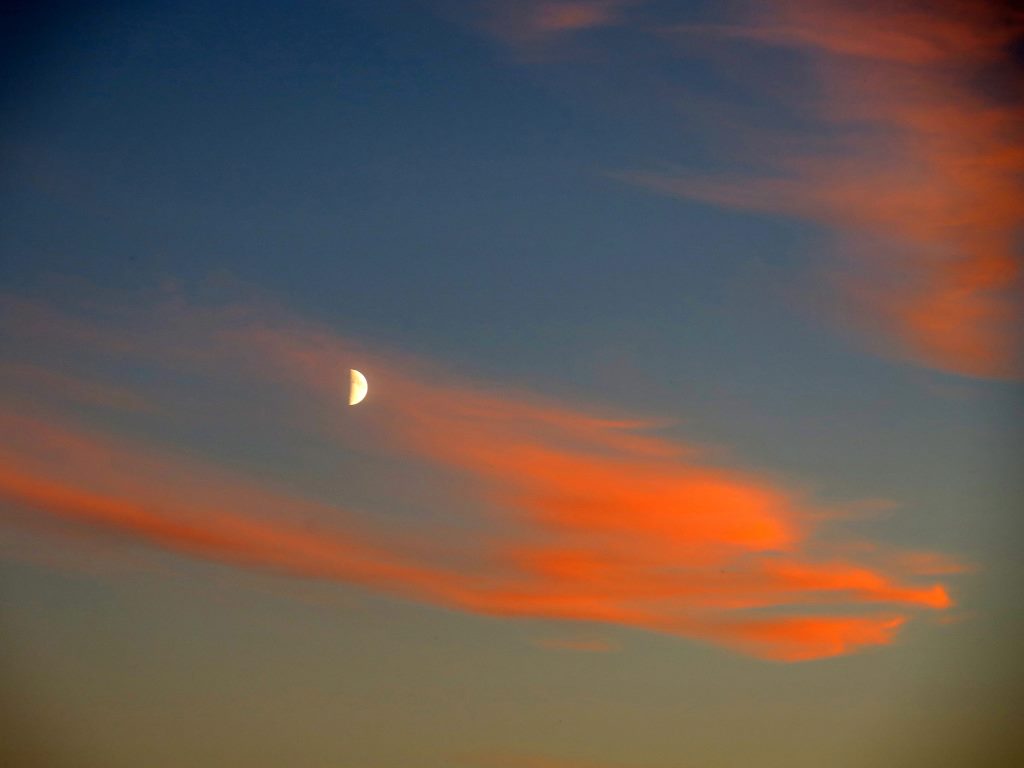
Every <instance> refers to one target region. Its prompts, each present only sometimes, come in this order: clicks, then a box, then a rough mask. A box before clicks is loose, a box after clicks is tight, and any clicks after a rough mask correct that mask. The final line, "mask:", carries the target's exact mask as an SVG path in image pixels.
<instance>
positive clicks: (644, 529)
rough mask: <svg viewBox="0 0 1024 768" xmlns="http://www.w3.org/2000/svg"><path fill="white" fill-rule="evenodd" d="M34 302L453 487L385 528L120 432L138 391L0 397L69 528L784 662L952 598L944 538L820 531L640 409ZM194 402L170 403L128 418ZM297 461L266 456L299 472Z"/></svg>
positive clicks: (7, 495)
mask: <svg viewBox="0 0 1024 768" xmlns="http://www.w3.org/2000/svg"><path fill="white" fill-rule="evenodd" d="M26 311H28V312H29V314H30V315H31V316H33V317H36V318H37V319H39V320H40V321H41V322H39V323H38V324H37V326H36V328H35V330H34V331H33V334H35V338H34V339H33V342H34V343H33V344H32V345H31V346H36V345H38V342H39V340H40V336H39V334H43V335H44V337H45V335H46V334H49V337H46V338H45V340H46V342H47V343H46V344H43V345H42V346H46V347H49V346H53V345H54V344H55V343H56V341H57V339H59V338H61V337H63V336H64V334H66V333H67V332H68V330H69V329H73V330H72V331H71V336H72V338H74V339H75V340H77V341H79V342H80V341H81V340H82V339H87V338H89V339H94V340H96V342H97V343H96V344H95V345H94V346H93V347H92V348H91V349H90V348H88V347H84V346H82V345H81V344H77V345H76V348H77V354H84V353H90V354H92V355H94V356H97V357H99V358H102V357H103V356H104V355H111V354H113V355H115V356H116V357H117V359H118V360H119V362H121V363H123V362H124V361H125V360H126V359H131V360H134V361H135V365H137V366H142V367H153V368H160V367H161V366H163V367H169V368H170V369H171V370H173V371H175V372H176V373H177V374H178V375H180V374H181V373H182V372H184V371H187V372H188V374H189V377H190V379H189V380H190V381H191V382H192V383H191V384H190V385H189V386H191V387H195V388H196V392H199V391H203V389H204V386H205V387H212V389H211V391H212V392H213V393H214V394H209V395H207V396H209V397H215V398H216V397H218V395H216V394H215V393H217V392H222V393H229V394H220V395H219V397H220V398H222V399H223V403H222V406H223V407H222V409H221V410H223V411H224V412H225V413H228V414H230V413H231V412H232V411H231V408H232V407H234V404H235V402H236V401H238V400H239V399H240V398H243V397H244V396H245V394H246V390H249V389H258V390H261V391H262V390H264V389H272V390H274V391H276V392H277V394H278V396H277V397H275V398H270V399H267V400H264V401H260V402H261V403H262V405H261V407H260V409H259V410H257V411H252V412H250V411H246V412H244V413H242V414H240V415H239V417H238V418H239V419H241V420H242V422H244V423H239V424H236V425H234V428H235V429H237V430H239V431H244V430H245V429H248V428H251V427H252V425H253V423H254V422H258V421H260V420H264V421H268V420H269V421H271V422H272V423H273V424H274V425H275V434H277V435H283V434H285V432H286V431H287V434H288V435H289V436H290V437H291V438H292V439H293V440H294V441H298V442H301V441H302V440H303V439H306V440H315V441H317V446H318V448H317V450H318V451H320V452H322V451H323V450H325V448H324V447H323V446H324V444H325V443H324V441H325V440H326V441H328V444H330V443H331V442H333V443H334V444H336V446H337V450H338V455H339V456H343V455H345V447H344V446H345V444H346V443H345V441H346V440H348V439H350V438H351V433H352V430H353V429H355V428H356V426H354V425H358V436H357V439H358V442H359V443H360V445H361V446H364V447H365V446H367V445H371V446H373V450H375V451H377V452H378V453H379V454H382V455H383V456H384V457H385V458H386V459H387V460H388V461H389V462H395V461H397V460H399V459H401V460H402V461H409V462H413V463H415V464H417V465H420V466H423V467H425V468H427V469H428V470H429V473H430V476H431V477H432V478H433V482H434V483H435V484H436V485H435V486H433V487H431V488H429V489H427V491H426V492H425V493H424V497H425V498H423V499H421V503H423V504H425V505H427V506H431V505H433V506H434V507H437V506H446V507H450V508H445V509H439V510H436V511H437V512H438V514H437V516H436V519H434V518H429V519H428V521H427V522H426V523H424V522H423V521H422V520H421V521H419V522H418V523H417V524H415V525H414V524H412V523H410V524H408V525H403V526H397V525H396V524H394V523H391V524H389V525H385V524H383V523H382V522H381V518H380V516H374V515H366V514H362V513H359V514H357V513H355V512H353V511H352V510H350V509H346V508H345V507H344V506H342V505H340V504H338V503H335V502H333V501H331V502H327V501H324V500H322V496H321V498H320V499H319V500H318V499H317V498H316V497H314V496H312V495H308V496H307V495H304V494H303V493H299V492H296V491H295V490H291V491H289V492H287V493H286V492H283V491H282V490H280V489H276V488H274V487H273V486H271V485H269V484H268V483H266V482H265V481H257V480H254V479H252V478H251V477H249V476H248V475H247V474H246V473H244V472H242V471H241V470H240V469H238V468H236V469H235V470H232V471H228V470H226V469H223V468H219V467H218V466H217V465H216V464H215V463H214V462H213V461H211V460H209V459H206V460H201V459H199V458H197V457H196V456H195V450H194V449H189V447H188V446H181V445H179V446H178V447H176V448H172V447H171V446H170V445H166V444H164V445H157V444H152V443H149V442H146V441H142V440H141V439H140V438H138V437H129V436H128V435H130V434H154V432H152V425H153V423H154V422H152V421H147V422H146V423H145V424H141V423H140V424H139V425H138V426H136V427H131V426H130V419H131V418H132V415H133V414H132V413H131V412H129V413H127V414H125V413H124V412H119V416H118V420H117V422H116V423H117V424H118V427H117V428H116V429H115V428H114V427H113V426H103V424H104V423H105V422H102V421H97V420H96V419H95V418H91V419H90V422H89V424H90V425H89V426H87V425H86V422H84V421H82V416H81V414H75V415H68V413H67V411H66V410H65V409H63V408H62V406H61V405H60V403H47V402H46V401H45V400H36V401H34V402H35V405H34V406H33V408H34V410H31V411H27V410H26V409H25V407H24V402H25V401H24V400H20V401H17V402H14V401H9V402H8V401H3V400H0V432H2V434H3V435H4V439H3V440H2V441H0V498H2V499H3V500H4V501H5V503H6V505H7V506H8V507H9V508H13V509H16V510H20V511H21V512H22V513H23V514H28V515H37V516H42V517H43V518H45V519H49V520H57V521H62V522H64V523H65V524H67V525H68V526H69V528H70V529H71V530H75V529H78V528H81V527H83V526H84V527H85V528H86V529H87V530H92V531H101V532H105V533H109V534H116V535H118V536H125V537H129V538H131V539H134V540H138V541H141V542H144V543H148V544H150V545H154V546H159V547H162V548H164V549H168V550H171V551H175V552H180V553H183V554H187V555H190V556H194V557H200V558H205V559H210V560H216V561H220V562H224V563H229V564H233V565H238V566H244V567H251V568H261V569H268V570H273V571H279V572H283V573H290V574H294V575H299V576H304V577H311V578H320V579H327V580H337V581H344V582H351V583H356V584H361V585H364V586H366V587H368V588H372V589H375V590H379V591H383V592H386V593H390V594H393V595H397V596H400V597H403V598H406V599H412V600H418V601H423V602H427V603H433V604H437V605H443V606H447V607H451V608H457V609H460V610H466V611H471V612H475V613H481V614H487V615H493V616H506V617H531V618H544V619H550V620H558V621H570V620H571V621H587V622H602V623H610V624H618V625H623V626H631V627H636V628H642V629H647V630H652V631H657V632H664V633H670V634H675V635H679V636H683V637H690V638H696V639H700V640H704V641H706V642H711V643H716V644H720V645H724V646H728V647H731V648H736V649H738V650H740V651H743V652H745V653H750V654H753V655H756V656H760V657H764V658H770V659H777V660H784V661H789V660H793V661H795V660H803V659H810V658H820V657H826V656H833V655H838V654H843V653H849V652H853V651H856V650H858V649H861V648H864V647H867V646H872V645H884V644H886V643H889V642H891V641H892V640H893V638H894V637H895V636H896V633H897V631H898V629H899V627H900V626H901V625H902V624H904V623H905V622H906V621H908V620H909V619H910V618H911V617H912V616H914V615H915V614H916V613H917V612H919V611H922V610H930V611H942V610H944V609H946V608H948V607H949V606H950V605H951V604H952V601H951V599H950V596H949V594H948V591H947V588H946V586H945V585H944V584H943V583H941V582H940V581H938V580H936V579H935V578H934V576H941V575H945V574H949V573H950V572H951V571H952V570H955V568H954V564H952V563H951V562H950V561H949V560H948V559H945V558H941V557H939V556H937V555H931V554H930V553H923V552H915V553H905V555H906V556H905V557H904V558H903V559H901V558H900V553H895V554H894V553H892V552H886V553H885V556H884V557H873V556H872V552H871V550H870V548H869V547H863V546H862V547H860V548H859V549H858V548H855V547H845V548H844V547H843V546H842V542H839V544H835V543H833V544H826V543H825V542H824V540H823V538H822V537H821V536H819V535H818V533H819V529H820V527H821V526H822V525H824V522H823V521H824V520H826V519H827V518H828V515H826V514H823V511H822V510H821V509H818V508H817V507H816V505H815V504H814V502H813V501H812V500H810V499H808V498H806V497H805V495H804V494H802V493H801V492H799V491H798V490H796V489H793V488H789V487H786V486H785V485H783V484H781V483H780V482H778V481H774V480H771V479H769V478H766V477H763V476H760V475H758V474H755V473H752V472H749V471H743V470H739V469H735V468H730V467H726V466H721V465H716V464H714V463H712V462H711V461H709V460H708V459H707V458H706V457H704V456H703V455H702V454H701V452H700V451H698V450H697V449H695V448H694V447H692V446H688V445H686V444H683V443H680V442H678V441H675V440H669V439H666V438H663V437H659V436H656V435H654V434H652V433H651V426H652V425H651V424H649V423H647V422H644V421H642V420H636V419H630V418H621V417H619V418H599V417H595V416H593V415H590V414H589V413H587V412H585V411H582V410H579V409H577V408H574V407H570V406H567V405H564V404H560V403H556V402H552V401H546V400H544V399H541V398H537V397H534V396H529V395H526V394H523V393H512V392H509V391H507V390H505V391H500V392H499V391H493V390H491V391H489V390H487V389H486V388H484V387H483V386H482V385H480V384H478V383H476V384H475V383H472V382H467V381H455V380H453V379H452V378H451V377H443V376H441V375H439V374H438V373H436V372H433V371H430V370H429V368H428V367H426V366H424V365H423V364H421V363H416V362H413V361H408V360H406V361H398V360H396V359H388V358H387V357H385V356H383V355H380V354H377V355H369V354H367V353H366V352H362V351H358V350H357V347H356V346H355V345H353V344H352V343H351V342H349V341H347V340H345V339H341V338H338V337H337V336H335V335H334V334H332V333H331V332H330V331H328V330H326V329H323V328H318V327H315V326H313V325H311V324H308V323H302V322H300V321H298V320H295V319H293V318H289V317H288V316H287V315H286V314H284V313H282V312H280V311H269V310H266V309H261V308H260V307H259V306H258V305H251V306H244V305H234V306H226V307H217V306H210V305H207V306H204V307H199V306H193V305H190V304H189V303H188V302H187V301H186V300H184V299H183V298H182V297H180V296H178V297H174V298H173V299H171V300H167V301H165V302H163V303H162V304H159V303H158V304H157V305H156V306H152V307H147V308H146V309H144V310H135V311H134V312H128V313H126V314H124V315H123V316H116V313H115V318H114V319H112V320H110V322H109V327H108V326H106V325H104V324H103V323H98V322H96V321H94V320H91V319H88V318H75V317H72V316H69V315H67V314H66V313H61V312H56V311H55V310H52V309H47V308H45V307H40V306H32V307H30V308H27V309H26ZM154 317H155V318H158V319H159V320H158V322H155V321H154V319H153V318H154ZM76 326H78V327H76ZM18 327H19V326H18V325H12V326H9V328H18ZM123 327H130V328H132V329H134V330H133V333H138V334H141V336H140V341H142V340H144V339H145V334H146V333H147V331H146V329H149V328H154V327H158V328H159V332H158V333H155V332H154V333H153V334H152V335H151V336H150V338H149V339H148V343H139V344H137V345H129V344H113V343H110V342H109V341H105V340H104V339H105V336H106V335H107V334H108V333H109V334H111V336H112V339H113V340H116V338H117V337H118V334H120V333H121V331H120V330H118V329H120V328H123ZM12 346H15V347H16V346H17V344H16V343H14V344H12ZM126 356H127V357H126ZM356 362H358V366H359V367H360V369H361V370H364V371H366V372H367V374H368V376H369V377H370V379H371V381H372V382H373V383H372V385H371V387H372V390H371V392H372V395H371V397H370V398H369V399H368V400H367V401H366V402H365V403H364V404H363V405H361V406H359V407H358V408H357V409H351V410H348V406H346V405H345V391H344V387H343V381H344V374H345V372H346V371H347V368H348V367H349V365H350V364H353V363H356ZM204 381H205V384H204V383H203V382H204ZM225 381H230V382H231V386H230V387H226V388H225V387H223V386H221V388H220V389H217V386H216V385H217V384H218V383H220V384H221V385H223V382H225ZM188 394H189V395H190V396H191V394H192V392H191V390H190V392H189V393H188ZM229 400H230V401H231V402H228V401H229ZM185 402H186V403H191V402H192V400H191V399H189V398H186V401H185ZM267 403H273V404H274V407H275V408H276V409H277V410H276V411H273V410H272V409H270V408H269V406H267ZM188 414H189V411H188V410H187V409H186V408H177V409H176V408H174V407H173V406H172V405H169V404H167V403H162V404H161V407H160V408H157V409H155V410H154V411H152V412H146V413H144V414H135V416H136V417H137V418H140V419H142V418H146V419H150V420H152V419H157V420H159V419H160V418H168V419H175V420H176V422H180V421H181V420H182V419H187V418H188ZM342 414H344V416H342ZM125 419H128V420H129V421H125ZM111 423H113V422H111ZM126 425H128V426H126ZM147 425H148V428H149V430H150V431H148V432H147V429H146V427H147ZM224 428H225V429H230V428H232V425H231V424H230V423H228V424H226V425H225V427H224ZM155 434H160V431H159V430H158V431H157V432H155ZM327 450H329V449H327ZM190 454H191V455H190ZM296 462H297V464H296V466H287V461H285V464H286V465H285V466H280V467H276V468H275V472H274V475H275V476H278V477H288V476H289V472H292V473H294V472H296V471H298V470H300V469H301V466H299V465H298V463H301V460H296ZM396 466H397V465H396ZM394 471H395V472H398V471H400V470H394ZM401 480H402V478H401V477H396V478H395V479H394V480H393V481H392V483H391V484H392V485H399V486H400V485H401V484H402V482H401ZM291 486H292V487H293V488H294V487H299V485H298V484H296V483H292V484H291ZM335 495H340V497H341V498H343V497H344V489H341V490H339V491H335ZM381 503H386V501H384V502H381ZM833 538H835V537H833ZM851 553H855V554H856V555H857V557H854V555H853V554H851ZM922 575H927V576H929V580H927V581H924V582H922V581H921V580H920V579H921V577H922Z"/></svg>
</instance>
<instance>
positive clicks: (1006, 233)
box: [626, 0, 1024, 378]
mask: <svg viewBox="0 0 1024 768" xmlns="http://www.w3.org/2000/svg"><path fill="white" fill-rule="evenodd" d="M756 8H757V10H756V12H752V13H751V15H750V17H749V18H748V19H747V20H746V21H744V22H743V23H734V24H713V25H691V26H684V27H674V28H671V32H670V36H671V37H673V38H674V39H675V40H677V41H678V42H679V43H680V44H682V45H684V46H686V45H688V44H689V43H692V42H693V41H694V40H695V39H697V38H705V39H708V38H710V39H718V40H720V41H725V42H728V41H733V42H740V43H756V44H759V45H763V46H772V47H780V48H787V49H791V50H795V51H799V52H801V53H803V54H804V55H805V57H806V59H805V61H806V63H808V64H809V65H810V66H811V67H812V71H813V73H814V75H815V76H816V78H817V81H818V85H819V88H820V93H819V94H818V96H817V97H816V98H814V99H809V100H808V102H809V104H807V105H805V106H807V107H808V108H809V111H810V115H809V117H810V122H809V128H810V129H811V131H812V132H813V135H814V140H813V141H807V142H806V143H805V147H806V148H805V149H801V150H794V149H792V146H793V144H794V142H792V141H791V142H790V148H789V149H786V150H783V151H780V152H776V153H768V154H769V156H766V157H762V158H759V160H760V162H761V163H762V164H763V166H764V168H765V171H764V172H761V173H750V174H747V173H744V174H739V175H732V176H723V175H698V174H686V173H683V174H661V173H636V174H630V175H627V176H626V178H628V179H630V180H632V181H634V182H636V183H639V184H643V185H646V186H648V187H650V188H653V189H655V190H658V191H661V192H664V193H667V194H671V195H676V196H679V197H683V198H688V199H694V200H701V201H705V202H710V203H714V204H717V205H722V206H727V207H733V208H738V209H743V210H752V211H759V212H767V213H774V214H782V215H787V216H793V217H799V218H805V219H809V220H813V221H816V222H818V223H821V224H824V225H826V226H828V227H829V228H831V229H832V230H834V231H836V232H838V233H841V241H840V244H839V245H838V246H837V250H838V251H840V252H841V253H842V256H843V257H844V259H845V261H844V266H843V268H842V269H840V270H837V271H836V278H835V280H836V283H837V285H838V289H839V291H840V295H841V296H843V297H844V299H845V302H844V303H845V310H846V311H845V314H846V316H847V318H849V319H850V320H852V321H853V323H854V324H855V325H858V326H861V327H862V328H863V329H864V330H866V331H868V332H869V334H870V337H871V338H874V339H876V341H877V346H878V347H880V348H884V351H885V352H886V353H888V354H897V355H899V356H902V357H905V358H908V359H912V360H914V361H916V362H918V363H921V364H924V365H927V366H930V367H933V368H936V369H940V370H945V371H950V372H955V373H958V374H962V375H969V376H976V377H984V378H1020V377H1021V376H1022V375H1024V359H1022V357H1021V338H1020V333H1019V331H1020V326H1021V320H1022V316H1021V306H1020V299H1019V297H1020V295H1021V292H1022V289H1024V285H1022V279H1021V263H1020V255H1019V237H1020V231H1021V224H1022V221H1024V182H1022V172H1024V111H1022V110H1021V108H1020V104H1019V95H1020V94H1019V91H1020V84H1021V83H1020V80H1019V78H1018V77H1017V75H1016V74H1015V73H1014V66H1013V62H1012V59H1011V54H1010V52H1009V50H1008V46H1009V44H1010V43H1011V42H1012V41H1013V40H1014V39H1017V38H1019V36H1020V34H1021V32H1022V31H1024V17H1022V16H1020V15H1019V14H1016V15H1015V14H1013V13H1011V12H1009V11H1006V10H1002V9H1001V7H1000V5H999V4H997V3H992V4H984V3H973V2H956V1H954V0H949V1H946V2H938V3H916V2H915V3H908V4H903V5H901V6H900V7H899V8H897V7H895V6H893V5H892V4H890V3H882V2H850V1H848V0H827V1H826V2H820V3H800V2H792V1H791V0H773V1H772V2H770V3H766V4H764V5H760V6H756ZM1000 94H1001V95H1000ZM794 138H796V137H794Z"/></svg>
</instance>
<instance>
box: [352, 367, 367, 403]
mask: <svg viewBox="0 0 1024 768" xmlns="http://www.w3.org/2000/svg"><path fill="white" fill-rule="evenodd" d="M348 378H349V384H348V404H349V405H357V404H358V403H361V402H363V398H364V397H366V393H367V392H368V391H369V389H370V387H369V385H368V384H367V383H366V377H365V376H363V374H361V373H360V372H359V371H357V370H356V369H355V368H350V369H349V372H348Z"/></svg>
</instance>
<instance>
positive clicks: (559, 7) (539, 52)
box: [453, 0, 637, 59]
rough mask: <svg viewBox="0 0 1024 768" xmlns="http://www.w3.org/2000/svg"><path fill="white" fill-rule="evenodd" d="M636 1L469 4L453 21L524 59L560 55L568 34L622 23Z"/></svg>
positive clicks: (546, 0)
mask: <svg viewBox="0 0 1024 768" xmlns="http://www.w3.org/2000/svg"><path fill="white" fill-rule="evenodd" d="M636 3H637V0H523V2H516V3H508V2H500V1H497V2H489V1H487V0H484V2H473V3H470V4H469V6H468V7H466V6H464V5H461V6H459V7H458V9H457V10H455V11H454V13H453V15H454V17H455V18H457V19H460V20H463V21H466V20H468V21H469V22H470V23H471V24H472V25H473V26H474V27H476V28H477V29H479V30H480V31H482V32H484V33H485V34H487V35H488V36H490V37H493V38H495V39H497V40H499V41H501V42H503V43H504V44H506V45H508V46H510V47H511V48H512V49H514V50H516V51H517V52H518V53H519V54H520V55H523V56H526V57H527V58H541V59H544V58H547V57H549V56H551V55H552V54H554V53H561V52H562V51H560V49H559V46H561V45H563V44H564V43H565V42H566V41H567V40H568V39H569V38H570V37H571V36H572V35H574V34H577V33H581V32H587V31H590V30H599V29H602V28H605V27H612V26H615V25H617V24H619V23H621V22H622V20H623V18H624V16H625V13H626V11H627V9H628V7H629V6H631V5H635V4H636Z"/></svg>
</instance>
